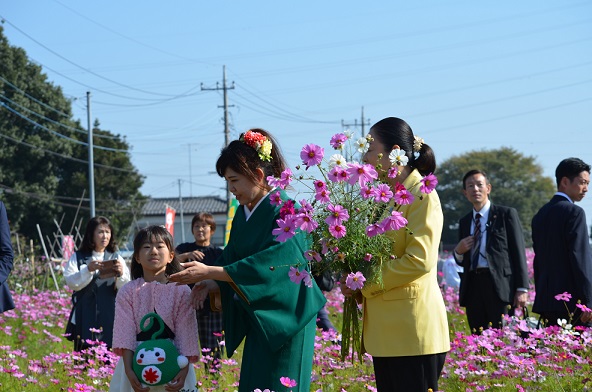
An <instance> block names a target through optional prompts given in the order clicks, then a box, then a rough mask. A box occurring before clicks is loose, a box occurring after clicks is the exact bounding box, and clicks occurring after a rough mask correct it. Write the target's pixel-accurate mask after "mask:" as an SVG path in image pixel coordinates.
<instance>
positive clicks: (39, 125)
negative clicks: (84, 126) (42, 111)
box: [0, 102, 128, 153]
mask: <svg viewBox="0 0 592 392" xmlns="http://www.w3.org/2000/svg"><path fill="white" fill-rule="evenodd" d="M0 107H3V108H5V109H6V110H8V111H9V112H11V113H14V114H16V115H17V116H19V117H20V118H22V119H23V120H25V121H27V122H30V123H31V124H33V125H35V126H37V127H39V128H41V129H43V130H45V131H47V132H49V133H51V134H53V135H55V136H57V137H59V138H62V139H66V140H68V141H70V142H72V143H75V144H79V145H82V146H88V143H85V142H82V141H80V140H76V139H73V138H71V137H69V136H66V135H62V134H61V133H59V132H56V131H54V130H52V129H49V128H47V127H45V126H43V125H41V124H39V123H37V122H35V121H33V120H31V119H30V118H28V117H27V116H25V115H23V114H22V113H19V112H18V111H16V110H14V109H13V108H11V107H10V106H8V105H7V104H6V103H4V102H0ZM94 148H97V149H99V150H105V151H112V152H124V153H128V151H127V150H121V149H117V148H111V147H103V146H95V147H94Z"/></svg>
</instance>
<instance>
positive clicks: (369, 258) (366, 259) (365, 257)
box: [364, 253, 372, 262]
mask: <svg viewBox="0 0 592 392" xmlns="http://www.w3.org/2000/svg"><path fill="white" fill-rule="evenodd" d="M370 260H372V255H371V254H370V253H366V256H364V261H368V262H369V261H370Z"/></svg>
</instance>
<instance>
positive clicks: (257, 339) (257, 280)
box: [169, 129, 325, 392]
mask: <svg viewBox="0 0 592 392" xmlns="http://www.w3.org/2000/svg"><path fill="white" fill-rule="evenodd" d="M285 168H286V164H285V161H284V159H283V157H282V154H281V152H280V151H279V146H278V145H277V144H276V143H275V142H274V141H273V139H272V137H271V135H270V134H269V133H268V132H266V131H264V130H262V129H252V130H250V131H248V132H246V133H245V134H243V135H241V137H240V139H239V140H235V141H233V142H231V143H230V144H229V145H228V146H227V147H226V148H224V149H223V150H222V152H221V154H220V157H219V158H218V161H217V162H216V170H217V172H218V174H219V175H220V176H221V177H224V178H225V179H226V181H227V183H228V187H229V190H230V192H232V193H233V194H234V196H235V197H236V199H237V201H238V202H239V204H240V205H241V207H240V208H238V209H237V212H236V215H235V217H234V219H233V222H232V230H231V232H230V240H229V242H228V245H227V246H226V248H225V249H224V252H223V253H222V256H221V257H220V259H218V261H217V263H216V264H217V265H216V266H208V265H205V264H202V263H200V262H197V261H192V262H189V263H184V267H185V270H184V271H182V272H179V273H176V274H174V275H171V276H170V278H169V280H170V281H173V282H178V283H181V284H189V283H197V282H203V283H201V284H197V285H196V286H195V288H194V294H195V297H196V298H198V299H202V298H205V294H207V292H217V291H219V292H220V294H221V297H222V309H223V314H224V326H225V333H226V349H227V353H228V357H231V356H232V354H233V353H234V351H235V350H236V348H237V347H238V346H239V345H240V343H241V342H242V341H243V339H245V345H244V350H243V359H242V364H241V374H240V382H239V383H240V385H239V392H243V391H245V392H246V391H248V392H251V391H253V390H254V389H256V388H259V389H261V390H263V389H265V388H269V389H271V390H282V389H283V388H285V385H284V386H283V384H282V382H281V381H280V378H284V382H286V379H285V378H289V379H290V380H293V381H295V382H296V384H297V385H296V386H295V387H293V388H291V389H292V390H293V391H309V389H310V377H311V373H312V360H313V351H314V338H315V333H316V328H315V322H316V315H317V312H318V311H319V309H321V307H322V306H323V305H324V303H325V297H324V296H323V294H322V292H321V291H320V290H319V288H318V287H317V286H316V284H315V283H312V287H306V286H305V285H304V284H303V283H300V284H296V283H293V282H291V281H290V278H289V276H288V270H289V267H290V266H299V268H300V269H302V267H303V266H305V265H307V261H306V259H305V258H304V255H303V253H304V252H305V251H306V250H307V249H309V239H308V237H307V236H306V234H305V233H298V234H296V235H295V236H294V237H292V238H290V239H289V240H287V241H285V242H277V241H276V240H275V236H274V235H273V234H272V231H273V229H274V228H277V223H276V220H277V219H278V218H279V213H280V211H279V207H277V206H274V205H272V204H271V203H270V199H269V194H270V192H271V191H272V187H271V186H270V185H269V184H268V182H267V177H268V176H273V177H276V178H279V177H280V175H281V173H282V172H283V171H284V169H285ZM274 192H275V190H274ZM280 193H281V197H282V198H283V199H286V198H287V195H286V194H285V192H284V191H280ZM212 279H213V280H212ZM214 280H215V281H214Z"/></svg>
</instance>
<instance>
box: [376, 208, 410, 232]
mask: <svg viewBox="0 0 592 392" xmlns="http://www.w3.org/2000/svg"><path fill="white" fill-rule="evenodd" d="M406 224H407V219H405V218H404V217H403V214H401V213H400V212H399V211H393V212H391V215H390V216H388V217H386V218H385V219H384V220H383V221H382V222H380V225H381V226H382V228H383V230H384V231H388V230H399V229H400V228H401V227H405V225H406Z"/></svg>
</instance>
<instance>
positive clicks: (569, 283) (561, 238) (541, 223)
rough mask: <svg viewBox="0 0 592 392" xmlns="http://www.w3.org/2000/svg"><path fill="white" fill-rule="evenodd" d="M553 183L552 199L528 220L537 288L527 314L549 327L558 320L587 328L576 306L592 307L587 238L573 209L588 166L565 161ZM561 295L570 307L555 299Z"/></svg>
mask: <svg viewBox="0 0 592 392" xmlns="http://www.w3.org/2000/svg"><path fill="white" fill-rule="evenodd" d="M555 180H556V182H557V193H555V195H554V196H553V198H552V199H551V200H550V201H549V202H548V203H547V204H545V205H544V206H543V207H542V208H541V209H540V210H539V212H537V214H536V215H535V216H534V218H533V219H532V242H533V247H534V252H535V257H534V285H535V288H536V297H535V300H534V305H533V307H532V310H533V312H536V313H539V314H540V315H541V319H542V320H543V321H544V322H545V323H546V324H548V325H557V324H558V322H557V320H558V319H565V320H566V321H567V322H570V323H571V324H572V325H590V322H591V321H592V313H591V312H582V311H581V309H580V308H578V307H577V303H578V301H581V304H580V306H581V305H585V306H586V307H588V308H591V307H592V253H591V251H590V237H589V236H588V226H587V224H586V214H585V213H584V210H583V209H582V208H581V207H579V206H577V205H575V204H574V203H575V202H576V201H580V200H582V199H583V198H584V196H585V195H586V192H587V191H588V185H589V184H590V165H588V164H586V163H584V162H583V161H582V160H581V159H578V158H568V159H564V160H563V161H561V162H560V163H559V165H558V166H557V169H556V170H555ZM565 292H567V293H569V294H571V299H570V300H569V301H564V300H562V299H561V298H559V299H557V298H556V296H557V295H559V294H563V293H565ZM566 305H567V307H566ZM570 312H571V313H573V315H572V317H570Z"/></svg>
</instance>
